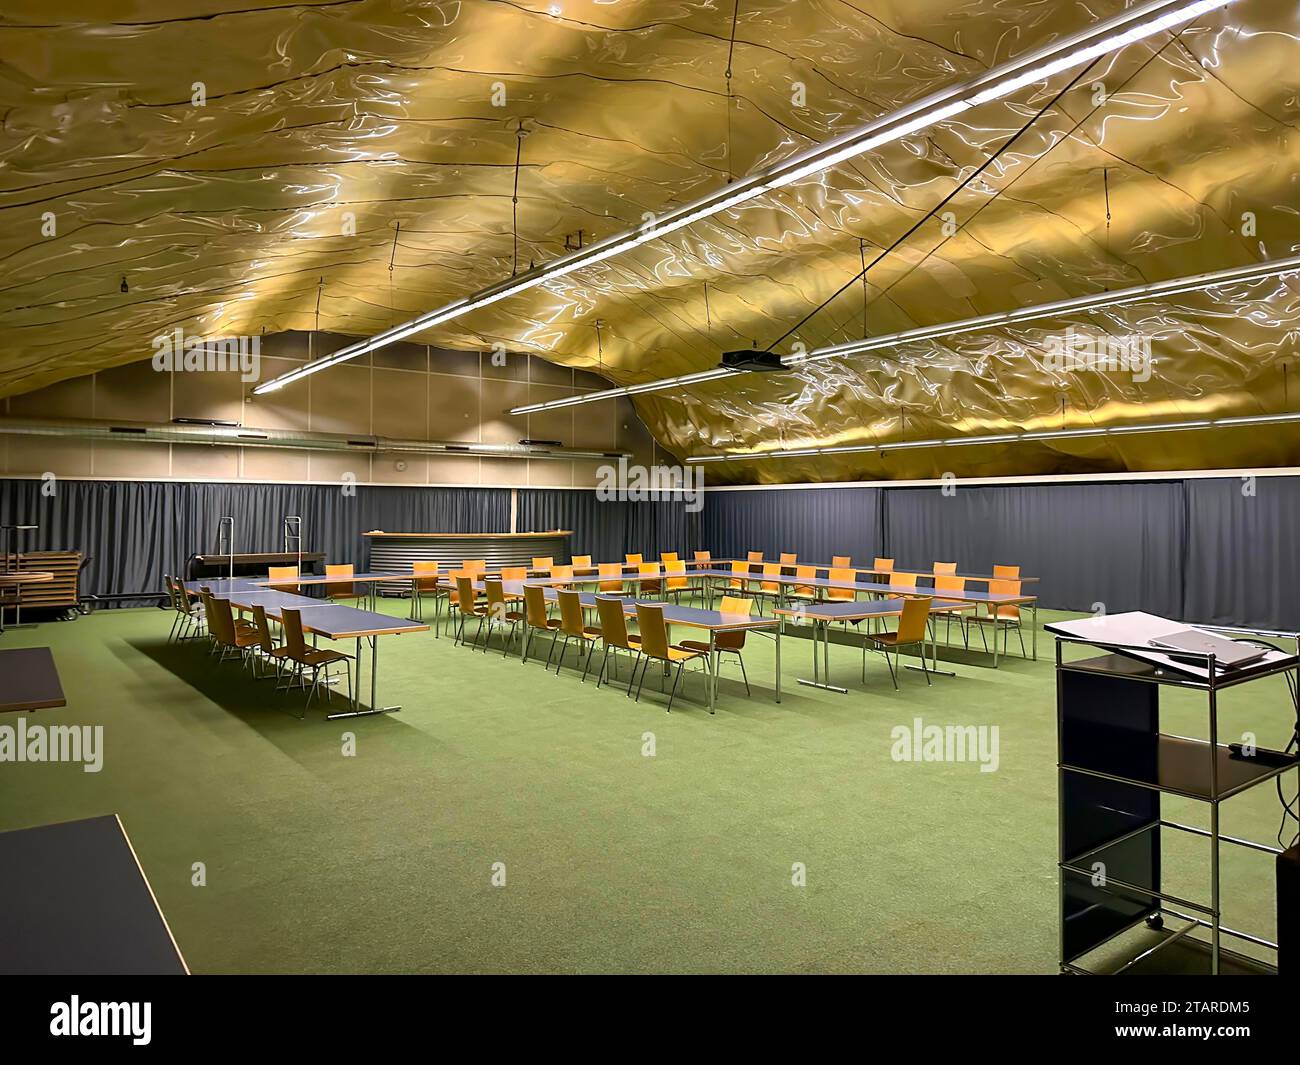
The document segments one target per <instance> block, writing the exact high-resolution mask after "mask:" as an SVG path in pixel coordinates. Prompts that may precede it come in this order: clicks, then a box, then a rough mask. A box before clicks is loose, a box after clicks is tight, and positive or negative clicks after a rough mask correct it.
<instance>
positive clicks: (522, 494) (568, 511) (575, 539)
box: [515, 488, 629, 562]
mask: <svg viewBox="0 0 1300 1065" xmlns="http://www.w3.org/2000/svg"><path fill="white" fill-rule="evenodd" d="M628 506H629V504H628V503H625V502H623V501H622V500H608V501H602V500H600V499H597V498H596V493H595V491H590V492H584V491H564V490H562V489H548V488H521V489H519V510H518V513H517V515H516V518H515V525H516V527H517V528H518V530H519V531H520V532H550V531H551V530H552V529H568V530H570V531H571V532H572V533H573V536H571V537H570V538H569V549H570V551H571V552H572V553H573V554H575V555H591V556H592V558H593V559H595V560H597V561H601V562H611V561H614V560H615V559H621V558H622V557H623V552H624V542H625V540H626V528H627V508H628Z"/></svg>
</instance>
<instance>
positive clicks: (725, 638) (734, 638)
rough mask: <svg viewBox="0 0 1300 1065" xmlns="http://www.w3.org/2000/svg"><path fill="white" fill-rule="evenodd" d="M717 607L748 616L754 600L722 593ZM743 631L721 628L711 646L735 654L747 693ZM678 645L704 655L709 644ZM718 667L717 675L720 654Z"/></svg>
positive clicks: (701, 641)
mask: <svg viewBox="0 0 1300 1065" xmlns="http://www.w3.org/2000/svg"><path fill="white" fill-rule="evenodd" d="M718 609H719V613H722V614H737V615H744V616H745V617H749V615H751V614H752V613H753V612H754V601H753V600H752V599H738V598H736V597H735V596H731V595H724V596H723V597H722V604H721V606H720V607H719V608H718ZM745 633H746V630H745V629H722V630H721V631H719V632H718V634H717V635H716V636H714V637H713V647H714V650H716V651H724V652H726V653H727V654H732V655H735V656H736V661H737V662H739V663H740V677H741V679H742V680H743V681H744V682H745V694H746V695H749V694H750V692H749V677H748V676H746V675H745V658H744V655H742V654H741V652H742V651H744V649H745ZM678 646H680V647H681V648H683V649H684V650H687V651H703V652H704V653H705V655H708V653H709V645H708V644H707V643H705V642H704V641H703V640H683V641H682V642H681V643H680V644H679V645H678ZM718 669H719V676H721V669H722V656H721V655H719V656H718Z"/></svg>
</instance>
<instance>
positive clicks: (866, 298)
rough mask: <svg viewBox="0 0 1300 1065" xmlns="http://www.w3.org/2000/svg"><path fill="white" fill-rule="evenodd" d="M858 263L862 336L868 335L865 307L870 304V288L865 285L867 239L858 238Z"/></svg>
mask: <svg viewBox="0 0 1300 1065" xmlns="http://www.w3.org/2000/svg"><path fill="white" fill-rule="evenodd" d="M858 261H859V262H861V264H862V335H863V337H866V336H867V335H868V329H867V305H868V304H869V303H870V302H871V286H870V285H868V284H867V238H866V237H859V238H858Z"/></svg>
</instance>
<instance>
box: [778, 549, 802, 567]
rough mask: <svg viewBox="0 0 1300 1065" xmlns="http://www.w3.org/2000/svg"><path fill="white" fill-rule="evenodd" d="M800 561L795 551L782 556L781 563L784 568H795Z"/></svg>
mask: <svg viewBox="0 0 1300 1065" xmlns="http://www.w3.org/2000/svg"><path fill="white" fill-rule="evenodd" d="M798 561H799V556H798V555H797V554H795V553H794V552H793V551H786V552H783V553H782V554H781V558H780V562H781V565H783V566H793V565H794V564H795V563H796V562H798Z"/></svg>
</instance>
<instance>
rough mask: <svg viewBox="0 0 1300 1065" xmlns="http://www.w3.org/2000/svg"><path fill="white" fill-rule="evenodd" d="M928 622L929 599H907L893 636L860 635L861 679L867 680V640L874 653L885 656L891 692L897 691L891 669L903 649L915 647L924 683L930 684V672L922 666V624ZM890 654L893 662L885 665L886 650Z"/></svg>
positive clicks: (896, 681)
mask: <svg viewBox="0 0 1300 1065" xmlns="http://www.w3.org/2000/svg"><path fill="white" fill-rule="evenodd" d="M929 620H930V599H929V597H920V596H908V597H906V598H905V599H904V600H903V613H902V616H901V617H900V618H899V619H898V630H897V631H896V632H867V633H864V634H863V635H864V636H865V637H866V639H864V640H863V641H862V679H863V681H864V682H865V681H866V679H867V641H868V640H870V641H871V642H872V643H873V644H875V647H873V648H872V650H874V651H879V652H880V653H881V654H883V655H884V656H885V664H886V665H888V666H889V675H890V677H891V678H892V679H893V681H894V691H898V671H897V670H896V669H895V668H894V667H895V666H896V665H898V664H899V663H898V655H899V651H900V650H901V649H902V648H904V647H910V646H917V649H918V650H919V651H920V654H921V670H922V671H923V672H924V673H925V683H926V684H929V683H930V670H929V668H928V667H927V666H926V664H925V628H926V622H928V621H929ZM891 647H892V648H893V650H894V661H893V662H890V661H889V649H890V648H891Z"/></svg>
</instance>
